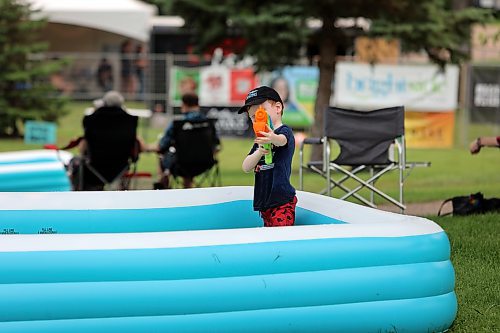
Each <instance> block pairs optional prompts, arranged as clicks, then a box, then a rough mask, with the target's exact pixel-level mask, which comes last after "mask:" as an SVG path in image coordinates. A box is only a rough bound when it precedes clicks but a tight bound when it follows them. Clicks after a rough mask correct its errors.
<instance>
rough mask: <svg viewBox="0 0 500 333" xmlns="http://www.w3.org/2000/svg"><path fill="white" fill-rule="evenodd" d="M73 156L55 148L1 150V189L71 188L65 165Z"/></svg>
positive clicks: (7, 190) (58, 189) (3, 190)
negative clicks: (2, 151)
mask: <svg viewBox="0 0 500 333" xmlns="http://www.w3.org/2000/svg"><path fill="white" fill-rule="evenodd" d="M71 157H72V154H71V153H69V152H66V151H59V152H58V151H55V150H25V151H15V152H4V153H0V192H23V191H30V192H45V191H70V190H71V184H70V181H69V178H68V175H67V174H66V169H65V167H64V165H66V164H68V162H69V160H70V159H71Z"/></svg>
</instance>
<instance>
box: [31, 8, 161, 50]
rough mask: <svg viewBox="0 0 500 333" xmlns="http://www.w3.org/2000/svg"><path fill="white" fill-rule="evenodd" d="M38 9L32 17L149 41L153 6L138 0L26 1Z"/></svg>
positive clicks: (153, 11)
mask: <svg viewBox="0 0 500 333" xmlns="http://www.w3.org/2000/svg"><path fill="white" fill-rule="evenodd" d="M29 2H30V3H31V4H32V8H33V9H39V10H40V12H38V13H36V14H35V15H36V16H35V18H40V17H46V18H47V19H48V21H49V22H52V23H61V24H68V25H75V26H81V27H87V28H92V29H97V30H102V31H106V32H111V33H114V34H118V35H121V36H125V37H128V38H132V39H135V40H138V41H142V42H146V41H148V40H149V36H150V30H151V20H152V18H153V16H154V15H156V12H157V11H156V7H155V6H153V5H149V4H146V3H144V2H141V1H138V0H29Z"/></svg>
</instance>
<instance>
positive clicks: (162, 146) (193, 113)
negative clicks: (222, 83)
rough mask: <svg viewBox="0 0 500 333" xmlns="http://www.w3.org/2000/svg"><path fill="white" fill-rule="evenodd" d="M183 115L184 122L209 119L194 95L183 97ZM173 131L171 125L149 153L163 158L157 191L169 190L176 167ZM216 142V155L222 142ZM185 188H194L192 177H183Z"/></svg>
mask: <svg viewBox="0 0 500 333" xmlns="http://www.w3.org/2000/svg"><path fill="white" fill-rule="evenodd" d="M181 113H182V116H183V117H182V119H183V120H193V121H194V120H206V119H207V117H206V116H205V115H204V114H203V113H201V111H200V106H199V103H198V96H197V95H196V94H194V93H186V94H184V95H183V96H182V105H181ZM173 130H174V126H173V123H171V124H170V125H169V126H168V127H167V128H166V129H165V132H164V134H163V137H162V138H161V139H160V141H159V142H158V145H157V146H156V147H152V148H150V149H149V151H156V152H157V153H160V154H162V155H163V156H162V157H161V159H160V173H161V177H160V180H159V182H158V183H155V189H165V188H169V185H170V184H169V177H170V175H172V171H171V170H172V169H173V166H174V165H175V162H176V161H175V160H176V158H175V147H173V142H172V141H173V140H172V136H173ZM214 141H215V142H216V147H214V153H216V152H217V151H218V150H219V145H220V140H219V138H218V137H216V138H215V140H214ZM182 178H183V185H184V188H191V187H193V178H192V177H182Z"/></svg>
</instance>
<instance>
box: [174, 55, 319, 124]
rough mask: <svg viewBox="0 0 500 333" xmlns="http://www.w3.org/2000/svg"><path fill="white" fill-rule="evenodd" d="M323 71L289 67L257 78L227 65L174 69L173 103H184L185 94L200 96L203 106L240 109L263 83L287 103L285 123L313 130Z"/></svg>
mask: <svg viewBox="0 0 500 333" xmlns="http://www.w3.org/2000/svg"><path fill="white" fill-rule="evenodd" d="M318 77H319V72H318V69H317V68H316V67H306V66H300V67H286V68H284V69H283V70H282V71H280V72H273V73H264V74H260V75H259V76H257V75H256V74H255V73H254V71H253V70H252V69H250V68H246V69H230V68H227V67H225V66H221V65H215V66H205V67H199V68H182V67H173V68H172V69H171V81H170V86H171V87H172V89H171V91H170V100H171V101H172V103H173V105H174V106H179V105H180V104H181V96H182V93H185V92H188V91H191V92H196V93H198V95H199V97H200V105H201V106H207V107H208V106H226V107H236V106H241V105H243V103H244V100H245V97H246V95H247V93H248V92H249V91H250V90H251V89H253V88H255V87H257V86H259V85H260V82H262V84H266V85H270V86H272V87H273V88H275V89H276V91H278V93H279V94H280V96H281V98H282V99H283V102H284V103H285V112H284V115H283V122H284V123H285V124H287V125H290V126H292V127H294V128H300V129H305V128H309V127H310V126H311V125H312V123H313V119H314V102H315V99H316V91H317V86H318Z"/></svg>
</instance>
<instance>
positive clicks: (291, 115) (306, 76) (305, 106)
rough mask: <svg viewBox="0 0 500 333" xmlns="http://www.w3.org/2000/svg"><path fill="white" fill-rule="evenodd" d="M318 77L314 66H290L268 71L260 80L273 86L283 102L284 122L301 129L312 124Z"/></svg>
mask: <svg viewBox="0 0 500 333" xmlns="http://www.w3.org/2000/svg"><path fill="white" fill-rule="evenodd" d="M318 78H319V72H318V69H317V68H316V67H309V66H293V67H291V66H290V67H285V68H284V69H283V70H281V71H276V72H273V73H270V74H268V75H266V78H265V79H263V80H262V81H263V83H264V84H266V85H268V86H271V87H273V88H274V89H275V90H276V91H277V92H278V93H279V94H280V97H281V99H282V100H283V102H284V103H285V112H284V114H283V122H284V123H285V124H287V125H290V126H292V127H294V128H301V129H305V128H308V127H310V126H311V125H312V124H313V119H314V102H315V100H316V92H317V89H318Z"/></svg>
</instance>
